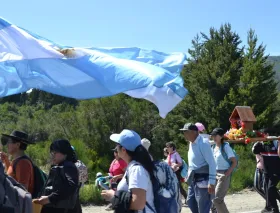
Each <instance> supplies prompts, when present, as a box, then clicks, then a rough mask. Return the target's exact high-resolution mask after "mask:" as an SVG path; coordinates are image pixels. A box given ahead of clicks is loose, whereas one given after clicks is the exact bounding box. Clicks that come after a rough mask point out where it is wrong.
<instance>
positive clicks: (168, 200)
mask: <svg viewBox="0 0 280 213" xmlns="http://www.w3.org/2000/svg"><path fill="white" fill-rule="evenodd" d="M153 164H154V177H155V180H153V181H152V185H153V192H154V205H155V208H156V212H155V210H154V209H153V208H152V207H151V206H150V205H149V203H147V202H146V206H147V208H149V209H150V210H152V211H153V212H154V213H179V212H180V193H179V182H178V179H177V176H176V174H175V173H174V172H173V170H172V169H171V167H170V166H169V165H168V164H167V163H166V162H162V161H154V162H153ZM135 165H140V164H137V163H136V164H134V165H133V166H135ZM125 178H126V182H127V185H128V172H126V176H125Z"/></svg>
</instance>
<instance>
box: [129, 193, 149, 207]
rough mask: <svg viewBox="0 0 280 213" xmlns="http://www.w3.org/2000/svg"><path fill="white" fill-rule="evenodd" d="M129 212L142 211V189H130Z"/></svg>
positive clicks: (144, 202) (143, 197) (143, 198)
mask: <svg viewBox="0 0 280 213" xmlns="http://www.w3.org/2000/svg"><path fill="white" fill-rule="evenodd" d="M131 193H132V199H131V204H130V209H131V210H143V209H144V208H145V205H146V191H145V190H144V189H131Z"/></svg>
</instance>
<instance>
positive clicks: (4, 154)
mask: <svg viewBox="0 0 280 213" xmlns="http://www.w3.org/2000/svg"><path fill="white" fill-rule="evenodd" d="M0 158H1V161H2V162H3V163H5V162H6V161H7V160H8V155H7V154H6V153H5V152H0Z"/></svg>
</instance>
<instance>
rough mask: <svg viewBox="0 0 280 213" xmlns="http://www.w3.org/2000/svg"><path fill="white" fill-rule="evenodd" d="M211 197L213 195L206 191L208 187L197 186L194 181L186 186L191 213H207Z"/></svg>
mask: <svg viewBox="0 0 280 213" xmlns="http://www.w3.org/2000/svg"><path fill="white" fill-rule="evenodd" d="M212 199H213V195H211V194H209V193H208V188H199V187H198V186H197V183H195V182H193V183H192V184H191V185H190V186H189V187H188V199H187V204H188V206H189V208H190V209H191V211H192V213H209V211H210V208H211V205H212Z"/></svg>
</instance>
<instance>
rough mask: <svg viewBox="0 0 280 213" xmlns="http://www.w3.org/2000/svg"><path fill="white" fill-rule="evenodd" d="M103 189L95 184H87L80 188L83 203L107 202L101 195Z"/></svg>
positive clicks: (100, 203) (98, 203)
mask: <svg viewBox="0 0 280 213" xmlns="http://www.w3.org/2000/svg"><path fill="white" fill-rule="evenodd" d="M100 193H101V191H100V190H99V189H97V188H96V187H95V186H94V185H93V184H88V185H85V186H84V187H82V188H81V190H80V201H81V203H82V204H95V205H102V204H105V201H104V199H103V198H102V197H101V194H100Z"/></svg>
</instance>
